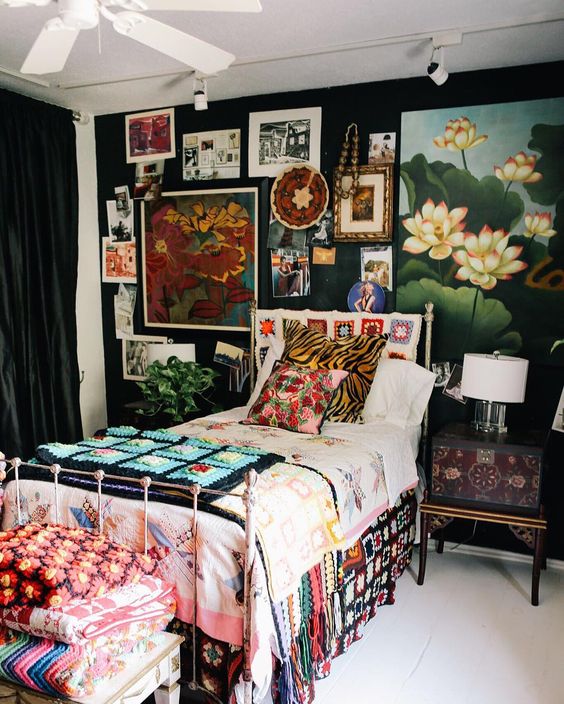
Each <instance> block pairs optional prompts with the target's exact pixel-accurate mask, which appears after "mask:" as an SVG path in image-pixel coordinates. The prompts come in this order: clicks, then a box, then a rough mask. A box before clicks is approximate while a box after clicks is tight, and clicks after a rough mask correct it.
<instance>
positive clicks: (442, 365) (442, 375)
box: [431, 362, 450, 388]
mask: <svg viewBox="0 0 564 704" xmlns="http://www.w3.org/2000/svg"><path fill="white" fill-rule="evenodd" d="M431 369H432V370H433V374H434V375H435V387H437V388H442V387H444V386H446V383H447V381H448V378H449V376H450V362H437V363H436V364H431Z"/></svg>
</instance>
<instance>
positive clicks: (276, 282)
mask: <svg viewBox="0 0 564 704" xmlns="http://www.w3.org/2000/svg"><path fill="white" fill-rule="evenodd" d="M270 263H271V267H272V295H273V296H274V297H275V298H281V297H285V296H309V294H310V276H309V252H308V250H307V249H303V250H295V249H276V250H273V251H271V253H270Z"/></svg>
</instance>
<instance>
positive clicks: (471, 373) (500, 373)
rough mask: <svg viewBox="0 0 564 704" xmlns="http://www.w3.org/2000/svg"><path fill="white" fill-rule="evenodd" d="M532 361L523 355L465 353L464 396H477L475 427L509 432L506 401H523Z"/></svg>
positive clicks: (463, 371) (489, 430)
mask: <svg viewBox="0 0 564 704" xmlns="http://www.w3.org/2000/svg"><path fill="white" fill-rule="evenodd" d="M528 368H529V361H528V360H527V359H522V358H521V357H508V356H506V355H502V354H500V353H499V352H494V353H493V354H475V353H472V354H465V355H464V366H463V368H462V395H463V396H468V397H469V398H475V399H476V410H475V415H474V422H473V423H472V426H473V427H474V428H476V430H481V431H483V432H486V433H489V432H497V433H506V432H507V425H506V424H505V404H506V403H523V401H524V400H525V386H526V384H527V370H528Z"/></svg>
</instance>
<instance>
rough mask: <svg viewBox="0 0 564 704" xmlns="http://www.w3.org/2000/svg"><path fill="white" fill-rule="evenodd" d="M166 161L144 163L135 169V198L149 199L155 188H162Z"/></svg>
mask: <svg viewBox="0 0 564 704" xmlns="http://www.w3.org/2000/svg"><path fill="white" fill-rule="evenodd" d="M164 164H165V163H164V159H161V160H159V161H144V162H142V163H140V164H137V165H136V167H135V189H134V191H133V197H134V198H145V199H146V200H150V198H149V197H148V196H149V195H150V193H151V192H152V190H153V189H154V188H155V187H158V186H161V185H162V182H163V174H164Z"/></svg>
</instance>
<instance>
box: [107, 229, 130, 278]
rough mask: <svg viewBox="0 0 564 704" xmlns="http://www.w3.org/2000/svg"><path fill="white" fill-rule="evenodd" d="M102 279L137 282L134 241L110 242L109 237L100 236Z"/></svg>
mask: <svg viewBox="0 0 564 704" xmlns="http://www.w3.org/2000/svg"><path fill="white" fill-rule="evenodd" d="M102 281H103V282H104V283H115V284H118V283H124V284H135V283H137V259H136V253H135V242H112V241H111V240H110V238H109V237H102Z"/></svg>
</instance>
